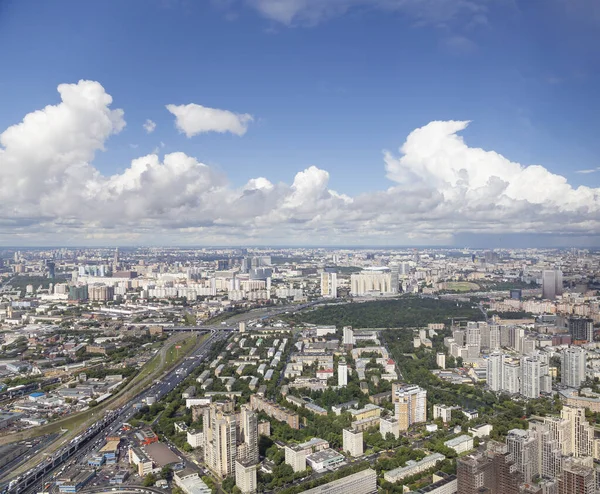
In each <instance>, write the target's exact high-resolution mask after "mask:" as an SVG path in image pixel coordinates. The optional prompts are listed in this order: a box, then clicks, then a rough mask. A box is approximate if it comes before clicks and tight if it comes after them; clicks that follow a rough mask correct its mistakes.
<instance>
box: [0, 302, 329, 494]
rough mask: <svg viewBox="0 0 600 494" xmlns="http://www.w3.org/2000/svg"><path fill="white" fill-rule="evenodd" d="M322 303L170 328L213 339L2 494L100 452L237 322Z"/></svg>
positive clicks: (22, 491) (29, 488) (35, 486)
mask: <svg viewBox="0 0 600 494" xmlns="http://www.w3.org/2000/svg"><path fill="white" fill-rule="evenodd" d="M319 302H321V300H319V301H314V302H310V303H308V304H302V305H292V306H284V307H277V308H264V309H258V310H253V311H250V312H248V313H246V314H243V315H237V316H234V317H232V318H231V319H230V320H229V321H227V322H226V323H225V324H222V325H220V326H208V325H207V326H194V327H179V328H170V329H174V330H179V331H210V336H209V338H207V339H206V341H204V342H203V343H202V345H200V347H198V348H197V349H196V350H195V351H194V352H193V353H192V355H191V356H189V357H188V358H186V359H184V360H183V361H182V362H181V363H180V364H179V365H177V366H176V367H175V368H174V369H173V370H171V371H170V372H169V373H168V374H167V375H165V376H164V377H163V378H162V379H161V380H160V381H158V382H156V383H154V384H153V385H152V386H150V387H149V388H147V389H146V390H144V391H143V392H142V393H140V394H138V395H137V396H135V397H134V398H132V399H131V400H130V401H129V402H128V403H127V404H126V405H124V406H122V407H121V408H118V409H116V410H111V411H109V412H107V413H106V414H105V415H104V417H102V418H99V419H98V421H97V422H96V423H95V424H94V425H93V426H91V427H89V428H88V429H87V430H85V431H84V432H83V433H82V434H80V435H79V436H77V437H75V438H74V439H72V440H71V441H70V442H69V443H68V444H66V445H64V446H62V447H61V448H60V449H59V450H58V451H56V452H55V453H53V454H52V455H51V456H48V457H47V458H45V459H44V460H43V461H41V462H40V463H39V464H38V465H37V466H36V467H34V468H32V469H30V470H28V471H27V472H25V473H24V474H22V475H20V476H18V477H17V478H16V479H13V480H11V482H10V483H5V484H3V485H0V492H1V493H2V494H30V493H34V492H36V491H38V490H39V491H41V490H42V489H43V485H42V484H43V481H44V480H46V481H48V480H50V479H52V478H53V476H56V475H57V474H59V472H60V473H62V471H64V470H65V468H67V467H68V466H70V465H72V464H75V463H77V462H79V461H81V460H82V459H83V458H84V457H85V456H87V455H88V454H90V453H91V452H93V451H95V450H97V449H99V448H100V447H101V445H102V443H103V442H104V438H105V437H107V436H110V435H114V434H115V433H116V432H117V431H118V429H119V428H120V427H121V426H122V424H123V423H124V422H128V421H129V420H130V419H131V418H132V417H133V416H134V415H135V414H136V413H137V410H136V409H135V407H134V405H135V404H136V403H139V402H140V401H141V400H143V399H145V398H147V397H149V396H153V397H155V398H156V400H157V401H158V400H160V399H161V398H162V397H163V396H165V395H166V394H167V393H170V392H171V391H172V390H173V389H174V388H175V387H176V386H178V385H179V383H181V381H183V380H184V379H185V378H186V377H187V376H188V375H189V374H190V372H191V371H192V369H194V368H195V367H196V366H198V365H199V364H200V362H202V360H203V359H204V358H205V357H206V354H207V353H208V351H209V349H210V347H211V346H212V345H213V344H214V343H216V342H217V341H219V340H223V339H225V338H227V337H228V335H229V334H230V332H231V331H232V330H236V329H237V327H234V326H233V325H234V324H235V323H238V322H240V321H250V320H252V319H256V320H263V319H267V318H269V317H273V316H276V315H279V314H283V313H289V312H296V311H299V310H302V309H306V308H308V307H311V306H313V305H316V304H318V303H319ZM166 329H167V328H166Z"/></svg>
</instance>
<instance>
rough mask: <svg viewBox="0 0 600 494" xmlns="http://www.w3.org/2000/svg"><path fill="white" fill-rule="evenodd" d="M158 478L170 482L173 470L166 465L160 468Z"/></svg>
mask: <svg viewBox="0 0 600 494" xmlns="http://www.w3.org/2000/svg"><path fill="white" fill-rule="evenodd" d="M160 478H161V479H164V480H171V479H172V478H173V469H172V468H171V467H170V466H168V465H166V466H164V467H162V470H161V471H160Z"/></svg>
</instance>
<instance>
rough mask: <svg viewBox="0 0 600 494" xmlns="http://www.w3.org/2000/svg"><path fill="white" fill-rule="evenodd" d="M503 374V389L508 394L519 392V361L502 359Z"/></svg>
mask: <svg viewBox="0 0 600 494" xmlns="http://www.w3.org/2000/svg"><path fill="white" fill-rule="evenodd" d="M503 368H504V374H503V376H502V385H503V387H504V388H503V389H504V391H506V392H507V393H509V394H518V393H520V392H521V361H520V360H518V359H512V360H505V361H504V366H503Z"/></svg>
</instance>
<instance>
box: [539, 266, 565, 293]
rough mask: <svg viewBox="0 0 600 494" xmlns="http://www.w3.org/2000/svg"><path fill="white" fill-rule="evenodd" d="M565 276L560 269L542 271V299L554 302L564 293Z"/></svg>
mask: <svg viewBox="0 0 600 494" xmlns="http://www.w3.org/2000/svg"><path fill="white" fill-rule="evenodd" d="M562 278H563V275H562V271H561V270H560V269H545V270H544V271H542V298H544V299H547V300H554V299H555V298H556V296H557V295H562V292H563V281H562Z"/></svg>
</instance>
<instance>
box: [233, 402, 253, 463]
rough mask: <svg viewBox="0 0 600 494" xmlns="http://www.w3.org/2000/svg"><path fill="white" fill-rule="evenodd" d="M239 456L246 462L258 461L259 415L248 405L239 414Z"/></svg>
mask: <svg viewBox="0 0 600 494" xmlns="http://www.w3.org/2000/svg"><path fill="white" fill-rule="evenodd" d="M237 444H238V446H237V458H238V460H241V461H242V462H243V463H244V464H257V463H258V417H257V415H256V413H254V412H253V411H252V410H251V409H250V407H249V406H248V405H242V411H241V412H240V416H239V427H238V441H237Z"/></svg>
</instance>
